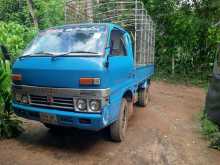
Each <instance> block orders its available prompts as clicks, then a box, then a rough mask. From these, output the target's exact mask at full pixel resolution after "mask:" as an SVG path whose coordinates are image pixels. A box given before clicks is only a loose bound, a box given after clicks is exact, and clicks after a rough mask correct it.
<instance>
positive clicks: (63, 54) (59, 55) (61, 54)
mask: <svg viewBox="0 0 220 165" xmlns="http://www.w3.org/2000/svg"><path fill="white" fill-rule="evenodd" d="M74 53H85V54H86V53H88V54H94V55H97V54H99V53H97V52H91V51H70V52H66V53H60V54H58V55H54V56H52V59H56V58H57V57H63V56H67V55H69V54H74Z"/></svg>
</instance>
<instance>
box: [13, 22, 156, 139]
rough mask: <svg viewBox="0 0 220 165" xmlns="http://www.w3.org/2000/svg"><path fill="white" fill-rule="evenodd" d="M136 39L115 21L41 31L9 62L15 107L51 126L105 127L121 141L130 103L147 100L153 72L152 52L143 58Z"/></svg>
mask: <svg viewBox="0 0 220 165" xmlns="http://www.w3.org/2000/svg"><path fill="white" fill-rule="evenodd" d="M146 37H147V36H146ZM148 37H149V36H148ZM143 41H146V40H143ZM134 42H135V40H134V39H133V38H132V35H131V33H130V32H128V31H127V30H125V28H122V27H121V26H119V25H116V24H113V23H84V24H69V25H64V26H58V27H53V28H49V29H46V30H43V31H40V32H39V34H38V35H37V36H36V37H35V39H34V40H33V41H32V42H31V43H30V44H29V45H28V47H27V48H26V49H25V51H24V52H23V54H22V55H21V56H20V57H19V58H17V59H16V61H15V62H14V64H13V74H12V80H13V85H12V91H13V109H14V112H15V113H16V114H17V115H18V116H21V117H23V118H27V119H31V120H37V121H40V122H42V123H43V124H44V125H45V126H46V127H48V128H50V129H59V128H62V127H75V128H79V129H85V130H92V131H99V130H101V129H104V128H107V127H109V130H110V135H111V138H112V140H114V141H118V142H120V141H123V140H124V138H125V135H126V128H127V123H128V119H129V118H130V117H131V116H132V113H133V111H134V108H133V105H134V104H135V103H137V104H139V105H140V106H146V104H147V101H148V97H149V95H148V93H149V92H148V89H149V86H150V80H151V77H152V75H153V73H154V64H153V62H152V59H151V61H150V62H149V60H147V59H148V58H149V56H150V55H152V53H151V54H149V51H146V52H145V55H146V59H142V60H141V57H140V58H138V57H137V54H138V50H137V49H140V47H139V48H138V45H136V44H135V43H134ZM136 42H137V41H136ZM146 42H147V41H146ZM135 48H136V49H135ZM144 51H145V50H144ZM135 53H136V54H135ZM139 54H143V52H142V53H140V51H139ZM138 61H142V62H143V61H144V62H145V63H142V64H141V63H140V62H139V63H138ZM146 61H148V63H146Z"/></svg>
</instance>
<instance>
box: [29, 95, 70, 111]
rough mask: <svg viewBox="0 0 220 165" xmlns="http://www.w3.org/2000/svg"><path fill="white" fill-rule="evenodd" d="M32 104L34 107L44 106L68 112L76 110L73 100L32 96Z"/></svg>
mask: <svg viewBox="0 0 220 165" xmlns="http://www.w3.org/2000/svg"><path fill="white" fill-rule="evenodd" d="M30 104H31V105H34V106H43V107H51V108H60V109H68V110H73V109H74V104H73V98H64V97H47V96H38V95H30Z"/></svg>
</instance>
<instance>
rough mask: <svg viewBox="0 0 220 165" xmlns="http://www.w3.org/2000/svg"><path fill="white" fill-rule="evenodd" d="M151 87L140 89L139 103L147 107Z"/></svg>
mask: <svg viewBox="0 0 220 165" xmlns="http://www.w3.org/2000/svg"><path fill="white" fill-rule="evenodd" d="M149 98H150V97H149V87H147V88H142V89H139V91H138V105H140V106H142V107H145V106H147V104H148V102H149Z"/></svg>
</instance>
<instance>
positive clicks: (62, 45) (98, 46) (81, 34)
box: [23, 25, 106, 56]
mask: <svg viewBox="0 0 220 165" xmlns="http://www.w3.org/2000/svg"><path fill="white" fill-rule="evenodd" d="M105 44H106V27H105V26H104V25H102V26H100V25H93V26H85V25H81V26H72V27H68V28H66V27H65V28H63V29H49V30H46V31H43V32H41V33H39V35H38V36H37V37H36V38H35V39H34V40H33V42H32V43H31V44H30V46H28V48H27V49H26V50H25V52H24V54H23V56H27V55H28V56H36V55H41V56H42V55H45V56H46V55H47V56H48V55H64V54H65V55H73V56H74V55H79V54H80V55H86V56H91V55H103V53H104V50H105Z"/></svg>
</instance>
